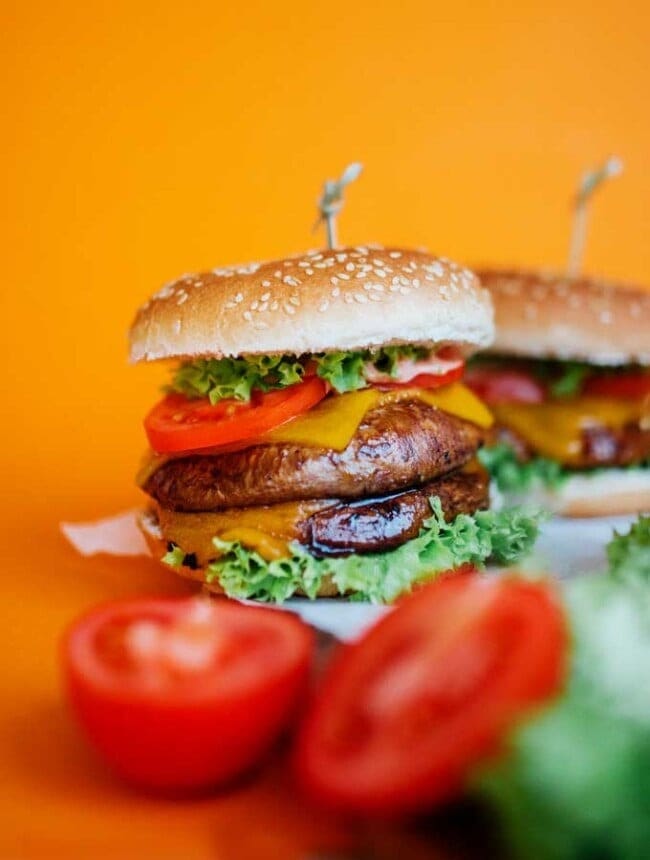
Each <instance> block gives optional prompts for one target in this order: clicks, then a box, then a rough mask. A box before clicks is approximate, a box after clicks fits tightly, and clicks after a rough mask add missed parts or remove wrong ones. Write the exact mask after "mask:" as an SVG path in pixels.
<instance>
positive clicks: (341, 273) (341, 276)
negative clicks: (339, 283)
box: [339, 272, 350, 281]
mask: <svg viewBox="0 0 650 860" xmlns="http://www.w3.org/2000/svg"><path fill="white" fill-rule="evenodd" d="M339 278H342V279H343V280H344V281H349V280H350V276H349V275H347V274H346V273H345V272H339Z"/></svg>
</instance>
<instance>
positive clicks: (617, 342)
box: [467, 269, 650, 517]
mask: <svg viewBox="0 0 650 860" xmlns="http://www.w3.org/2000/svg"><path fill="white" fill-rule="evenodd" d="M478 274H479V277H480V279H481V282H482V283H483V284H484V286H485V287H486V288H487V289H489V291H490V293H491V295H492V300H493V302H494V308H495V322H496V338H495V341H494V343H493V344H492V346H491V347H490V349H489V350H488V352H487V353H486V354H485V355H483V356H481V357H479V358H478V359H475V360H474V361H473V362H472V365H471V367H470V369H469V371H468V376H467V382H468V385H470V386H471V388H472V390H473V391H474V392H476V393H477V394H479V395H480V396H481V397H482V398H483V399H484V400H485V402H486V403H487V404H488V405H489V407H490V409H491V411H492V412H493V414H494V416H495V425H494V427H493V428H492V430H491V433H490V444H489V446H488V447H486V448H485V449H484V450H483V451H482V452H481V459H482V462H483V463H484V464H485V465H486V466H487V467H488V469H489V470H490V472H491V474H492V476H493V478H494V481H495V483H496V485H497V486H498V488H499V490H500V491H501V492H502V493H503V495H504V497H505V499H506V500H507V501H508V502H510V503H512V502H517V501H521V500H522V499H523V498H526V499H528V500H530V499H531V498H534V499H535V500H536V501H538V502H539V503H541V504H542V505H544V506H545V507H546V508H548V509H550V510H552V511H554V512H557V513H559V514H564V515H566V516H573V517H587V516H602V515H610V514H612V515H613V514H624V513H638V512H642V511H648V510H650V292H648V291H644V290H642V289H639V288H634V287H631V286H625V285H619V284H612V283H608V282H604V281H601V280H596V279H593V278H570V277H566V276H562V275H556V274H548V273H542V272H526V271H502V270H494V269H485V270H482V271H479V272H478Z"/></svg>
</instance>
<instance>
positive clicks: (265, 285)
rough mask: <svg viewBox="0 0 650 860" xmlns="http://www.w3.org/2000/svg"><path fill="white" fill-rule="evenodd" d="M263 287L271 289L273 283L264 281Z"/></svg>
mask: <svg viewBox="0 0 650 860" xmlns="http://www.w3.org/2000/svg"><path fill="white" fill-rule="evenodd" d="M262 286H263V287H270V286H271V282H270V281H262Z"/></svg>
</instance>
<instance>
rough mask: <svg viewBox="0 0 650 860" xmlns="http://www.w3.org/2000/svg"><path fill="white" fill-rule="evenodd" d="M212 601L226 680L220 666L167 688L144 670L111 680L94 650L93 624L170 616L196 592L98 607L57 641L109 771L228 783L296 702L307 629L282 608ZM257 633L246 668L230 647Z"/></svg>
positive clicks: (146, 782)
mask: <svg viewBox="0 0 650 860" xmlns="http://www.w3.org/2000/svg"><path fill="white" fill-rule="evenodd" d="M201 602H204V600H203V599H201ZM212 603H213V604H214V607H213V609H212V610H211V611H212V612H213V613H214V623H215V624H216V625H217V626H218V627H220V628H225V629H226V631H227V636H228V637H230V639H231V640H232V641H231V642H230V643H229V646H228V647H230V648H231V651H230V652H228V659H229V660H232V661H235V662H236V666H235V667H234V669H232V670H231V672H230V674H231V677H230V681H229V682H228V683H226V682H224V683H221V677H222V676H223V675H224V674H225V675H226V678H227V677H228V666H227V665H225V666H223V665H222V666H218V665H217V666H215V667H214V668H213V669H211V670H210V671H206V672H203V671H202V672H200V673H198V675H197V676H196V677H192V673H191V672H190V673H189V678H180V679H179V680H178V684H177V685H174V684H173V683H172V684H170V686H169V688H166V687H165V685H164V684H163V685H162V686H157V685H156V684H154V683H148V682H147V678H146V671H145V674H144V675H143V676H142V677H139V678H138V679H136V680H134V679H131V680H130V681H129V680H128V679H127V680H125V679H124V678H122V679H120V673H119V671H112V670H111V667H110V666H109V667H108V669H107V667H106V658H105V656H104V657H103V656H102V654H101V652H100V651H98V650H97V649H98V648H99V643H101V642H102V636H104V635H105V633H103V632H102V631H107V630H108V631H110V630H111V625H115V624H116V623H119V624H127V625H128V624H130V623H133V622H135V621H137V620H139V619H143V618H144V619H150V618H155V619H157V620H162V622H164V623H165V622H168V621H169V622H171V623H175V619H178V618H179V615H180V616H181V617H182V613H183V612H184V611H185V610H186V609H188V608H192V607H193V606H194V605H196V598H190V599H180V600H179V599H164V598H162V599H157V600H156V599H154V600H152V599H139V600H132V601H124V602H121V603H114V604H109V605H107V606H103V607H99V608H96V609H94V610H91V611H90V612H89V613H88V614H87V615H85V616H84V617H82V618H81V619H80V620H79V621H77V622H76V623H75V624H74V625H73V626H72V627H71V628H70V630H69V631H68V633H67V635H66V636H65V638H64V641H63V646H62V660H63V669H64V677H65V682H66V688H67V692H68V696H69V700H70V703H71V705H72V708H73V711H74V713H75V715H76V717H77V719H78V721H79V723H80V724H81V726H82V728H83V729H84V731H85V734H86V736H87V737H88V739H89V740H90V741H91V743H92V745H93V746H94V747H95V748H96V750H97V751H98V752H99V753H100V754H101V755H102V756H103V758H104V759H105V760H106V761H107V763H108V764H109V765H110V766H111V768H112V769H113V770H114V771H115V772H116V773H118V774H119V775H120V776H121V777H123V778H124V779H126V780H127V781H129V782H131V783H133V784H135V785H137V786H140V787H143V788H146V789H149V790H154V791H163V792H186V791H194V790H198V789H205V788H208V787H217V786H221V785H223V784H226V783H228V782H229V781H231V780H232V779H234V778H235V777H237V776H239V775H241V774H242V773H244V772H246V771H248V770H249V769H250V768H252V767H253V766H254V765H256V764H257V763H258V762H259V761H260V759H261V758H262V757H263V756H264V755H265V754H266V753H267V752H268V751H269V749H270V748H271V747H272V745H273V744H274V743H275V742H276V741H277V739H278V737H279V735H280V733H281V732H282V731H283V730H284V729H285V728H286V726H287V725H288V724H289V723H290V722H291V721H292V719H293V718H294V717H295V715H296V713H297V709H298V706H299V705H300V703H301V702H302V700H303V697H304V693H305V690H306V684H307V682H308V675H309V668H310V663H311V656H312V652H313V647H314V642H313V634H312V631H311V629H310V628H309V627H307V625H305V624H303V623H302V622H301V621H299V620H298V619H297V618H296V617H295V616H292V615H290V614H289V613H280V612H277V611H274V610H271V609H264V608H258V607H249V606H241V605H239V604H236V603H231V602H230V601H227V600H225V599H222V600H214V601H212ZM127 629H128V628H127ZM261 635H265V636H268V637H269V640H270V646H267V647H266V648H264V647H262V646H260V647H259V648H258V649H257V653H256V652H253V655H252V659H254V660H259V663H258V664H257V665H256V666H251V665H250V659H248V664H249V665H246V662H247V658H246V656H245V653H243V652H239V651H238V650H237V649H238V648H245V647H246V643H247V642H249V643H250V642H252V641H253V639H255V641H257V640H259V638H260V636H261ZM251 637H253V639H251ZM107 641H109V642H110V637H109V639H108V640H107ZM258 644H259V643H258ZM232 649H234V650H232ZM108 653H110V648H109V651H108ZM242 654H243V656H242ZM242 661H243V662H242ZM233 672H234V673H235V674H234V675H233V674H232V673H233ZM237 673H238V674H237ZM149 680H150V681H151V678H150V679H149ZM136 681H137V682H136Z"/></svg>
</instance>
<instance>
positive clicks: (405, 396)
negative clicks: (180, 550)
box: [136, 382, 492, 487]
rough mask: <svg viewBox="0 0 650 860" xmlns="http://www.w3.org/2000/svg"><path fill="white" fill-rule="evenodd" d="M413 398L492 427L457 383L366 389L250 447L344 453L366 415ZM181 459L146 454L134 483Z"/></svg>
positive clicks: (333, 400)
mask: <svg viewBox="0 0 650 860" xmlns="http://www.w3.org/2000/svg"><path fill="white" fill-rule="evenodd" d="M414 398H418V399H420V400H422V401H424V402H425V403H427V404H429V406H433V407H435V408H437V409H442V410H443V412H448V413H449V414H450V415H455V416H456V417H457V418H462V419H463V420H464V421H471V422H472V423H474V424H477V425H478V426H479V427H482V428H487V427H490V426H491V424H492V415H491V414H490V412H489V410H488V409H487V407H486V406H485V405H484V404H483V403H482V402H481V401H480V400H479V399H478V397H476V395H475V394H473V393H472V392H471V391H470V390H469V388H466V387H465V386H464V385H462V384H461V383H459V382H454V383H452V384H451V385H445V386H444V387H443V388H436V389H427V388H396V389H394V390H392V391H378V390H377V389H376V388H366V389H363V390H362V391H351V392H349V393H348V394H335V395H332V396H331V397H326V398H325V399H324V400H321V402H320V403H319V404H318V405H317V406H315V407H314V408H313V409H310V410H309V411H308V412H305V413H304V414H302V415H298V416H297V417H296V418H293V419H292V420H291V421H287V423H286V424H283V425H282V426H281V427H277V428H276V429H275V430H271V432H270V433H266V434H265V435H264V436H260V437H259V438H258V439H255V440H254V441H252V442H251V444H255V445H264V444H265V443H269V442H276V443H285V444H296V445H313V446H314V447H316V448H328V449H329V450H332V451H344V450H345V448H347V446H348V445H349V443H350V440H351V439H352V437H353V436H354V434H355V433H356V432H357V428H358V427H359V424H361V422H362V421H363V417H364V415H365V414H366V413H367V412H369V411H370V410H371V409H373V408H374V407H375V406H379V405H381V404H384V403H392V402H395V401H399V400H413V399H414ZM206 453H207V452H206ZM184 456H187V455H186V454H185V453H181V454H175V455H165V454H155V453H154V452H149V454H148V455H147V456H146V457H145V459H144V460H143V462H142V465H141V468H140V470H139V472H138V474H137V476H136V482H137V484H138V485H139V486H140V487H143V486H144V485H145V484H146V483H147V481H148V480H149V478H150V477H151V476H152V475H153V474H154V472H156V471H157V470H158V469H159V468H160V467H161V466H162V465H163V464H164V463H166V462H167V461H168V460H170V459H172V458H173V457H184Z"/></svg>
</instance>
